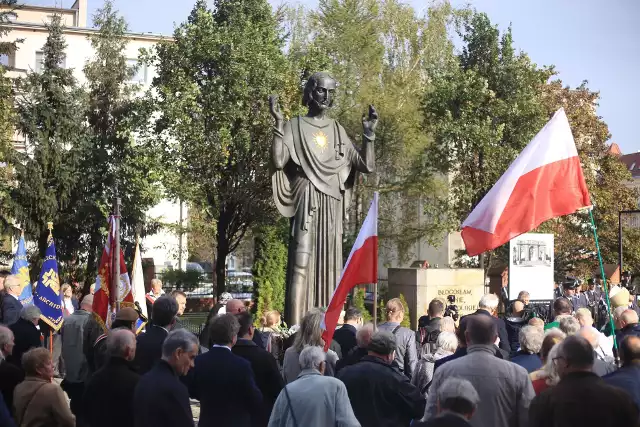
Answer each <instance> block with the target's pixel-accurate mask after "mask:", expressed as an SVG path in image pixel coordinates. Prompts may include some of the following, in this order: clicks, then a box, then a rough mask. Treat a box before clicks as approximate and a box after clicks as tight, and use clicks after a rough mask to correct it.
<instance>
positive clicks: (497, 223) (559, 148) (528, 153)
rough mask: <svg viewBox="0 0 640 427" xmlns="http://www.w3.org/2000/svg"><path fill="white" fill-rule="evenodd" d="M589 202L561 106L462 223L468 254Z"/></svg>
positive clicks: (503, 240)
mask: <svg viewBox="0 0 640 427" xmlns="http://www.w3.org/2000/svg"><path fill="white" fill-rule="evenodd" d="M590 205H591V201H590V200H589V190H588V189H587V184H586V182H585V180H584V175H583V173H582V166H581V165H580V157H578V150H577V149H576V144H575V142H574V140H573V135H572V134H571V127H570V126H569V120H568V119H567V116H566V114H565V112H564V109H562V108H561V109H559V110H558V111H557V112H556V113H555V114H554V115H553V118H551V120H550V121H549V122H548V123H547V124H546V125H545V126H544V127H543V128H542V130H541V131H540V132H538V134H537V135H536V136H535V137H534V138H533V140H531V142H530V143H529V145H527V146H526V148H525V149H524V150H523V151H522V153H520V155H519V156H518V157H517V158H516V160H515V161H514V162H513V163H512V164H511V166H509V169H507V171H506V172H505V173H504V175H502V177H500V179H499V180H498V182H496V184H495V185H494V186H493V188H492V189H491V190H490V191H489V192H488V193H487V195H486V196H485V197H484V198H483V199H482V200H481V201H480V203H478V205H477V206H476V208H475V209H474V210H473V212H471V214H470V215H469V217H468V218H467V219H466V220H465V221H464V223H463V224H462V239H463V240H464V244H465V246H466V248H467V254H468V255H469V256H475V255H478V254H481V253H482V252H486V251H489V250H491V249H495V248H497V247H498V246H501V245H503V244H504V243H506V242H508V241H509V240H511V239H513V238H514V237H516V236H519V235H520V234H523V233H526V232H527V231H530V230H533V229H534V228H536V227H537V226H539V225H540V224H542V223H543V222H544V221H546V220H548V219H551V218H556V217H559V216H563V215H569V214H572V213H574V212H576V211H577V210H578V209H581V208H584V207H587V206H590Z"/></svg>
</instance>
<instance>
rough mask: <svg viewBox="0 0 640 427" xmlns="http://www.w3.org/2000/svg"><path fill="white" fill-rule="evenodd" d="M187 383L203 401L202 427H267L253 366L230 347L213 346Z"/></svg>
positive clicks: (188, 377)
mask: <svg viewBox="0 0 640 427" xmlns="http://www.w3.org/2000/svg"><path fill="white" fill-rule="evenodd" d="M185 380H186V382H187V384H188V385H189V394H190V395H191V397H192V398H194V399H197V400H199V401H200V421H199V422H198V426H199V427H225V426H229V427H255V426H266V425H267V422H268V419H267V408H266V407H265V404H264V401H263V398H262V393H261V392H260V390H259V389H258V387H257V386H256V381H255V377H254V374H253V370H252V369H251V364H250V363H249V362H248V361H246V360H245V359H243V358H242V357H240V356H236V355H235V354H233V353H232V352H231V350H229V349H228V348H225V347H212V348H211V349H210V350H209V351H208V352H207V353H204V354H201V355H200V356H198V357H196V361H195V366H194V367H193V369H191V371H189V375H188V376H187V378H186V379H185Z"/></svg>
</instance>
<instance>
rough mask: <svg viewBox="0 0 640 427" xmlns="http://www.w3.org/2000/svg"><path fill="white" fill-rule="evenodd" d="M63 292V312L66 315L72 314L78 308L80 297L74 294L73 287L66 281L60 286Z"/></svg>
mask: <svg viewBox="0 0 640 427" xmlns="http://www.w3.org/2000/svg"><path fill="white" fill-rule="evenodd" d="M60 291H61V292H62V313H63V315H64V317H67V316H71V315H72V314H73V312H74V311H76V310H77V309H78V299H77V298H76V297H74V296H73V288H72V287H71V285H70V284H68V283H65V284H63V285H62V286H61V287H60Z"/></svg>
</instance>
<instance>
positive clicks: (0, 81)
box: [0, 0, 19, 232]
mask: <svg viewBox="0 0 640 427" xmlns="http://www.w3.org/2000/svg"><path fill="white" fill-rule="evenodd" d="M16 3H17V0H0V7H2V9H1V10H0V39H1V40H3V41H1V42H0V56H5V55H6V58H9V55H11V54H12V53H13V52H15V51H16V48H17V42H19V41H7V35H8V34H9V32H10V31H11V29H10V28H9V27H7V24H8V23H10V22H11V18H12V17H15V12H13V8H14V7H16ZM7 63H8V61H7ZM9 65H10V64H9ZM14 130H15V109H14V91H13V81H12V80H11V79H10V78H9V77H8V76H7V67H5V65H3V64H1V63H0V162H2V164H3V166H2V168H1V169H0V206H2V208H0V229H1V230H2V231H3V232H4V231H7V230H8V229H10V228H11V227H10V224H11V212H10V211H9V210H8V209H7V206H8V205H9V204H10V201H9V200H8V199H9V196H10V191H11V188H10V185H11V184H10V183H11V179H12V175H13V174H12V171H11V168H9V167H8V163H9V161H10V160H11V156H12V152H13V150H14V148H13V144H12V138H11V137H12V135H13V132H14Z"/></svg>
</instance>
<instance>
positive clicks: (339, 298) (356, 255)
mask: <svg viewBox="0 0 640 427" xmlns="http://www.w3.org/2000/svg"><path fill="white" fill-rule="evenodd" d="M377 281H378V193H373V201H372V202H371V207H369V213H367V217H366V218H365V220H364V224H362V228H361V229H360V232H359V233H358V238H357V239H356V241H355V243H354V244H353V248H351V253H350V254H349V258H348V259H347V262H346V264H345V265H344V269H343V270H342V274H341V275H340V280H338V286H337V287H336V290H335V291H334V292H333V295H332V296H331V301H330V302H329V306H328V307H327V312H326V313H325V315H324V319H323V324H322V328H323V329H324V332H323V333H322V339H324V342H325V348H324V351H327V350H328V349H329V345H330V344H331V340H332V339H333V333H334V331H335V330H336V325H337V324H338V318H339V317H340V313H341V312H342V307H344V303H345V301H346V299H347V295H348V294H349V291H351V289H353V288H354V287H355V286H358V285H367V284H370V283H376V282H377Z"/></svg>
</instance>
